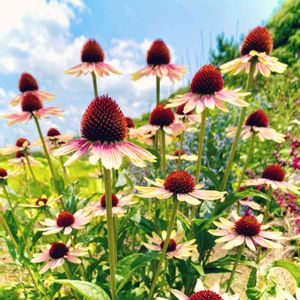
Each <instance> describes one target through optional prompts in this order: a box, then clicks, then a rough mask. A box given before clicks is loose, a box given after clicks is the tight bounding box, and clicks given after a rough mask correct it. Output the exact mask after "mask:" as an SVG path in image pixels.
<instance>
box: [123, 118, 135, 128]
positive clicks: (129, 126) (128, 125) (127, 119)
mask: <svg viewBox="0 0 300 300" xmlns="http://www.w3.org/2000/svg"><path fill="white" fill-rule="evenodd" d="M125 119H126V124H127V128H128V129H129V128H134V127H135V124H134V121H133V120H132V119H131V118H129V117H125Z"/></svg>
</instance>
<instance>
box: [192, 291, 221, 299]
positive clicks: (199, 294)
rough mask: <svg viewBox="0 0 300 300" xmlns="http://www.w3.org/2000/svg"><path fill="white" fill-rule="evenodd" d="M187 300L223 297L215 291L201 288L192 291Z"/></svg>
mask: <svg viewBox="0 0 300 300" xmlns="http://www.w3.org/2000/svg"><path fill="white" fill-rule="evenodd" d="M188 300H223V298H222V297H221V296H220V295H219V294H217V293H216V292H213V291H210V290H203V291H199V292H196V293H194V294H193V295H192V296H190V297H189V298H188Z"/></svg>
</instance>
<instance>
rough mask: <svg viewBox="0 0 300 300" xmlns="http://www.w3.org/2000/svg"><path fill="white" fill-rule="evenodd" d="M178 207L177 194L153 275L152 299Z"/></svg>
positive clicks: (150, 296) (150, 295)
mask: <svg viewBox="0 0 300 300" xmlns="http://www.w3.org/2000/svg"><path fill="white" fill-rule="evenodd" d="M177 208H178V200H177V199H176V196H174V201H173V209H172V214H171V219H170V222H169V225H168V230H167V236H166V239H165V240H164V246H163V248H162V251H161V254H160V258H159V262H158V264H157V267H156V271H155V273H154V276H153V280H152V284H151V288H150V292H149V295H148V297H147V300H151V299H152V296H153V293H154V290H155V286H156V283H157V279H158V277H159V273H160V271H161V268H162V264H163V262H164V259H165V257H166V253H167V249H168V245H169V242H170V237H171V232H172V230H173V227H174V225H175V221H176V214H177Z"/></svg>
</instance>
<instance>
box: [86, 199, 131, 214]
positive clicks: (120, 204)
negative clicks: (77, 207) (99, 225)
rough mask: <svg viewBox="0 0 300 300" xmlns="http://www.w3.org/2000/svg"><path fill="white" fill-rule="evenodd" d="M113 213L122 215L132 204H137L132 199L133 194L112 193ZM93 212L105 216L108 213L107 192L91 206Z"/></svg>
mask: <svg viewBox="0 0 300 300" xmlns="http://www.w3.org/2000/svg"><path fill="white" fill-rule="evenodd" d="M111 198H112V199H111V200H112V213H113V215H118V216H122V215H124V214H125V213H126V212H127V208H126V207H128V206H130V205H133V204H135V201H134V200H133V199H132V198H133V195H127V196H124V195H122V194H121V193H118V194H112V197H111ZM91 209H92V211H91V212H92V213H93V214H94V215H95V216H105V215H106V202H105V194H104V195H102V196H101V198H100V200H99V201H97V202H96V203H94V204H93V205H92V207H91Z"/></svg>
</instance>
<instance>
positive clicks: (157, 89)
mask: <svg viewBox="0 0 300 300" xmlns="http://www.w3.org/2000/svg"><path fill="white" fill-rule="evenodd" d="M159 100H160V77H159V76H156V105H157V104H159Z"/></svg>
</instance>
